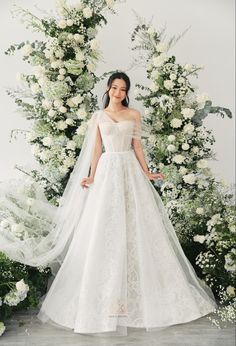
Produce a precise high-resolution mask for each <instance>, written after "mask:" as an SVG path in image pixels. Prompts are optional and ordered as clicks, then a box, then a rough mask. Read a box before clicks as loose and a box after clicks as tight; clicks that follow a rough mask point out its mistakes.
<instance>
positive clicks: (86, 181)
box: [81, 127, 102, 188]
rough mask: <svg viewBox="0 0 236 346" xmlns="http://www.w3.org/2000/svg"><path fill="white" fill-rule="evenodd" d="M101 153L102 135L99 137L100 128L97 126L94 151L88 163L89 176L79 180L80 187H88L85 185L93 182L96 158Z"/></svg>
mask: <svg viewBox="0 0 236 346" xmlns="http://www.w3.org/2000/svg"><path fill="white" fill-rule="evenodd" d="M101 155H102V137H101V133H100V130H99V127H98V128H97V135H96V141H95V146H94V151H93V156H92V160H91V165H90V173H89V177H87V178H84V179H82V181H81V186H82V187H85V188H86V187H88V186H87V185H89V184H92V183H93V180H94V176H95V173H96V168H97V164H98V160H99V158H100V156H101Z"/></svg>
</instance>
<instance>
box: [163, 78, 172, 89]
mask: <svg viewBox="0 0 236 346" xmlns="http://www.w3.org/2000/svg"><path fill="white" fill-rule="evenodd" d="M164 87H165V88H166V89H167V90H171V89H173V88H174V83H173V82H172V80H165V81H164Z"/></svg>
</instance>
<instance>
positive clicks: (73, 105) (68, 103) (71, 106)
mask: <svg viewBox="0 0 236 346" xmlns="http://www.w3.org/2000/svg"><path fill="white" fill-rule="evenodd" d="M66 104H67V106H69V107H70V108H73V107H76V104H75V103H74V102H73V100H72V98H69V99H67V101H66Z"/></svg>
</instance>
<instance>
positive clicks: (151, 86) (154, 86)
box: [149, 82, 159, 92]
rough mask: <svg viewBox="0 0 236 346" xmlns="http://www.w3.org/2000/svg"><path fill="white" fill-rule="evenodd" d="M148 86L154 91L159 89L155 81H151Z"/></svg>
mask: <svg viewBox="0 0 236 346" xmlns="http://www.w3.org/2000/svg"><path fill="white" fill-rule="evenodd" d="M149 88H150V90H151V91H153V92H156V91H158V90H159V85H158V84H156V83H154V82H152V83H151V84H150V85H149Z"/></svg>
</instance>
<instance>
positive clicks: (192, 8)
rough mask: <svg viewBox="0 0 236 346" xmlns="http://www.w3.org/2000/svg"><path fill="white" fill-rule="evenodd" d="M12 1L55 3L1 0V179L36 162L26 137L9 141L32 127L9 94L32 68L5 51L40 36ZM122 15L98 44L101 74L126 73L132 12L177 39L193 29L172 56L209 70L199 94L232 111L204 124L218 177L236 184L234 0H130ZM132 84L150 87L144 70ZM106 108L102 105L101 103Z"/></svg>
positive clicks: (49, 3)
mask: <svg viewBox="0 0 236 346" xmlns="http://www.w3.org/2000/svg"><path fill="white" fill-rule="evenodd" d="M13 3H17V5H19V6H21V7H24V8H28V9H30V10H32V11H33V12H34V13H35V12H37V11H36V9H35V8H34V5H37V6H38V7H40V8H42V9H46V10H48V11H50V9H52V8H53V4H54V1H53V0H40V1H39V0H38V1H37V0H15V1H13V0H1V1H0V34H1V43H0V45H1V52H0V59H1V64H0V76H1V82H0V85H1V89H0V93H1V94H0V97H1V123H0V124H1V125H0V181H1V180H4V179H7V178H9V177H16V176H18V174H19V173H18V171H17V170H16V169H14V165H15V163H18V164H20V165H26V164H28V165H32V164H34V158H33V155H32V154H31V151H30V147H29V145H28V144H27V143H26V142H25V140H24V139H23V137H19V138H18V139H17V140H16V141H13V142H12V143H9V138H10V131H11V130H12V129H15V128H20V129H27V128H28V127H29V123H28V121H26V120H25V119H24V117H23V116H22V115H21V114H19V113H18V112H16V109H17V108H16V105H15V104H14V102H13V100H12V99H11V98H10V97H9V96H7V95H6V92H5V89H6V88H7V87H14V86H15V85H16V83H17V81H16V74H17V72H23V71H27V69H28V66H27V64H25V63H23V62H22V61H21V56H20V54H16V56H13V57H8V56H5V55H4V51H5V50H6V49H7V48H8V47H9V46H10V44H13V43H19V42H21V41H24V40H27V39H28V40H34V39H35V38H39V34H36V33H35V34H32V32H31V31H30V30H27V29H25V28H24V26H23V25H22V24H21V23H20V21H19V19H12V16H11V13H10V10H11V8H12V5H13ZM116 10H117V14H116V15H109V17H108V25H107V26H106V27H105V28H103V29H101V31H100V33H99V37H98V38H99V40H100V43H101V49H102V51H103V59H104V62H101V63H100V65H99V67H98V69H97V73H98V74H102V73H103V72H105V71H110V70H113V69H122V70H124V71H127V70H128V68H129V67H130V64H131V61H132V56H133V55H134V53H133V52H132V51H131V49H130V48H131V41H130V34H131V32H132V31H133V28H134V27H135V25H136V24H137V21H136V18H135V15H134V13H133V10H135V11H136V12H137V13H138V14H139V15H141V16H142V17H144V18H146V19H147V20H149V19H151V18H152V17H153V21H152V23H153V26H155V27H156V28H162V27H163V26H164V25H165V24H166V27H167V34H168V35H169V36H172V35H174V34H179V33H181V32H183V31H184V30H185V29H186V28H187V27H189V26H191V28H190V29H189V31H188V32H187V34H186V35H185V36H184V37H183V38H182V39H181V40H180V41H179V42H178V43H177V45H176V46H175V47H174V48H173V50H172V52H173V53H174V54H175V55H176V56H177V60H178V61H179V62H181V63H196V64H201V65H204V66H205V69H204V70H203V71H202V72H200V76H199V79H198V80H196V82H195V84H196V85H198V86H199V89H200V91H202V92H206V93H208V94H209V96H210V97H211V99H212V100H213V103H214V104H215V105H220V106H225V107H227V108H230V109H231V110H232V112H233V119H231V120H230V119H221V118H220V117H216V116H213V115H212V116H210V117H208V118H207V119H206V121H205V125H206V126H207V127H208V128H210V129H213V133H214V135H215V138H216V143H215V145H214V151H215V152H216V155H217V160H216V161H211V162H209V164H210V166H211V167H212V169H213V172H214V174H215V175H216V176H217V177H218V178H219V179H223V180H225V181H227V182H229V183H232V182H234V181H235V178H234V177H235V173H234V166H235V153H234V147H235V143H234V140H235V139H234V138H235V137H234V125H235V117H234V94H235V90H234V87H235V85H234V82H235V80H234V76H235V71H234V59H235V55H234V0H224V1H222V0H139V1H137V0H127V1H126V2H122V3H120V4H118V5H116ZM127 72H128V74H129V76H130V78H131V82H132V84H133V87H134V84H135V83H145V71H144V70H143V69H142V68H138V69H135V70H134V69H133V70H130V71H127ZM104 89H105V81H104V82H103V83H102V84H101V85H99V86H98V87H97V88H96V92H97V94H98V97H99V100H100V98H101V95H102V94H103V90H104ZM133 90H134V88H133V89H132V90H131V93H130V96H131V106H134V107H136V108H138V109H140V110H141V111H142V106H141V104H139V103H137V102H134V99H133V94H132V92H133ZM100 106H101V103H100Z"/></svg>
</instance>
